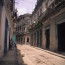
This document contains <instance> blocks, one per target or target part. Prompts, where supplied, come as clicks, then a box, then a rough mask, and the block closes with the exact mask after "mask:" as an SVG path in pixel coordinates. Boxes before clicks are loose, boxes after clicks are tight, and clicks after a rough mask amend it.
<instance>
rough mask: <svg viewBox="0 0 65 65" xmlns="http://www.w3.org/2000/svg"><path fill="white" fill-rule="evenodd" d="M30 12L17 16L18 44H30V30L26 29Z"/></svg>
mask: <svg viewBox="0 0 65 65" xmlns="http://www.w3.org/2000/svg"><path fill="white" fill-rule="evenodd" d="M30 16H31V15H30V14H24V15H21V16H19V18H18V23H17V24H16V41H17V43H20V44H30V32H29V31H28V28H29V25H30Z"/></svg>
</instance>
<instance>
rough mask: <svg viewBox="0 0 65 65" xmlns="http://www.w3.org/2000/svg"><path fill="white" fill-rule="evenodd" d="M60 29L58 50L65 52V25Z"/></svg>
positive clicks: (60, 26)
mask: <svg viewBox="0 0 65 65" xmlns="http://www.w3.org/2000/svg"><path fill="white" fill-rule="evenodd" d="M57 28H58V50H59V51H65V23H62V24H59V25H58V26H57Z"/></svg>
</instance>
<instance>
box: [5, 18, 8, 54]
mask: <svg viewBox="0 0 65 65" xmlns="http://www.w3.org/2000/svg"><path fill="white" fill-rule="evenodd" d="M7 32H8V20H7V19H6V22H5V44H4V53H6V52H7Z"/></svg>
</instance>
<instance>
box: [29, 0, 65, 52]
mask: <svg viewBox="0 0 65 65" xmlns="http://www.w3.org/2000/svg"><path fill="white" fill-rule="evenodd" d="M35 17H36V18H35ZM64 27H65V1H64V0H38V1H37V5H36V7H35V9H34V11H33V13H32V17H31V25H30V28H29V30H30V32H31V45H34V46H38V47H41V48H44V49H50V50H53V51H65V34H64V33H65V31H64ZM33 31H35V32H33ZM34 38H35V39H34Z"/></svg>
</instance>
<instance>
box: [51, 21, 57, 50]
mask: <svg viewBox="0 0 65 65" xmlns="http://www.w3.org/2000/svg"><path fill="white" fill-rule="evenodd" d="M56 32H57V30H56V25H55V22H54V21H52V22H51V24H50V49H51V50H57V49H58V42H57V37H56V36H57V35H56Z"/></svg>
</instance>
